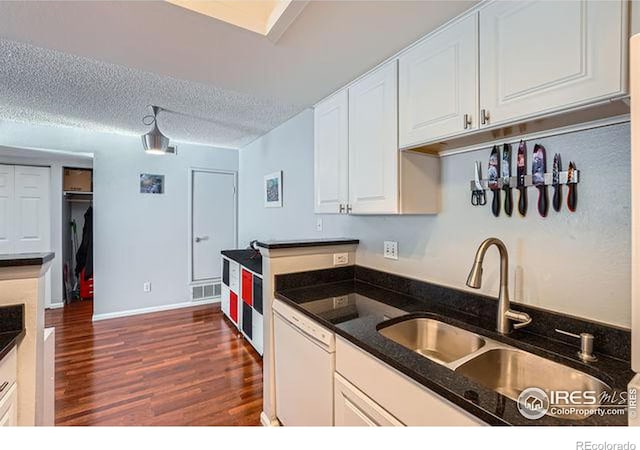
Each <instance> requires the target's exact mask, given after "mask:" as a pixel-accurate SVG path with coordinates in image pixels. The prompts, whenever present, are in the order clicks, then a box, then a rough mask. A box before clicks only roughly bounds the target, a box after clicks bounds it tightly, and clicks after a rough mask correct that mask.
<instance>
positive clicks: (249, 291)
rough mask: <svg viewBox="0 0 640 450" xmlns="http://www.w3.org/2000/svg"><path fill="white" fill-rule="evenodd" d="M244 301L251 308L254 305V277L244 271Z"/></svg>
mask: <svg viewBox="0 0 640 450" xmlns="http://www.w3.org/2000/svg"><path fill="white" fill-rule="evenodd" d="M242 300H243V301H244V302H245V303H246V304H247V305H249V306H251V305H252V304H253V275H252V274H251V272H249V271H248V270H244V269H242Z"/></svg>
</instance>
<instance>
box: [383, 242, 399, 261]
mask: <svg viewBox="0 0 640 450" xmlns="http://www.w3.org/2000/svg"><path fill="white" fill-rule="evenodd" d="M384 257H385V258H387V259H398V243H397V242H395V241H384Z"/></svg>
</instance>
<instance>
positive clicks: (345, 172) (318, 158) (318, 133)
mask: <svg viewBox="0 0 640 450" xmlns="http://www.w3.org/2000/svg"><path fill="white" fill-rule="evenodd" d="M347 108H348V102H347V90H346V89H345V90H342V91H340V92H338V93H337V94H335V95H333V96H332V97H330V98H328V99H326V100H324V101H323V102H322V103H320V104H318V105H317V106H316V107H315V110H314V176H315V211H316V213H339V212H341V210H340V209H341V208H340V207H341V205H342V206H343V207H346V204H347V202H348V201H349V128H348V126H349V124H348V121H349V115H348V113H347Z"/></svg>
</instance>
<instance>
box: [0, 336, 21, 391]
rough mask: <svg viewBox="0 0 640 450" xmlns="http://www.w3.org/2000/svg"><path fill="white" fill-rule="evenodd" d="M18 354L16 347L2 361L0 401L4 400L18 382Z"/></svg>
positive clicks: (0, 361)
mask: <svg viewBox="0 0 640 450" xmlns="http://www.w3.org/2000/svg"><path fill="white" fill-rule="evenodd" d="M17 355H18V352H17V350H16V347H14V348H13V349H12V350H11V351H10V352H9V353H8V354H7V355H6V356H5V357H4V358H2V360H0V399H3V398H4V396H5V395H6V394H7V392H8V391H9V389H10V388H11V386H12V385H13V383H15V382H16V375H17V372H18V369H17V367H18V356H17Z"/></svg>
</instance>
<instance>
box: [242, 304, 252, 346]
mask: <svg viewBox="0 0 640 450" xmlns="http://www.w3.org/2000/svg"><path fill="white" fill-rule="evenodd" d="M252 323H253V308H252V307H251V305H248V304H246V303H244V302H242V332H243V333H244V335H245V336H246V337H247V338H248V339H249V340H251V339H253V325H252Z"/></svg>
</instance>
